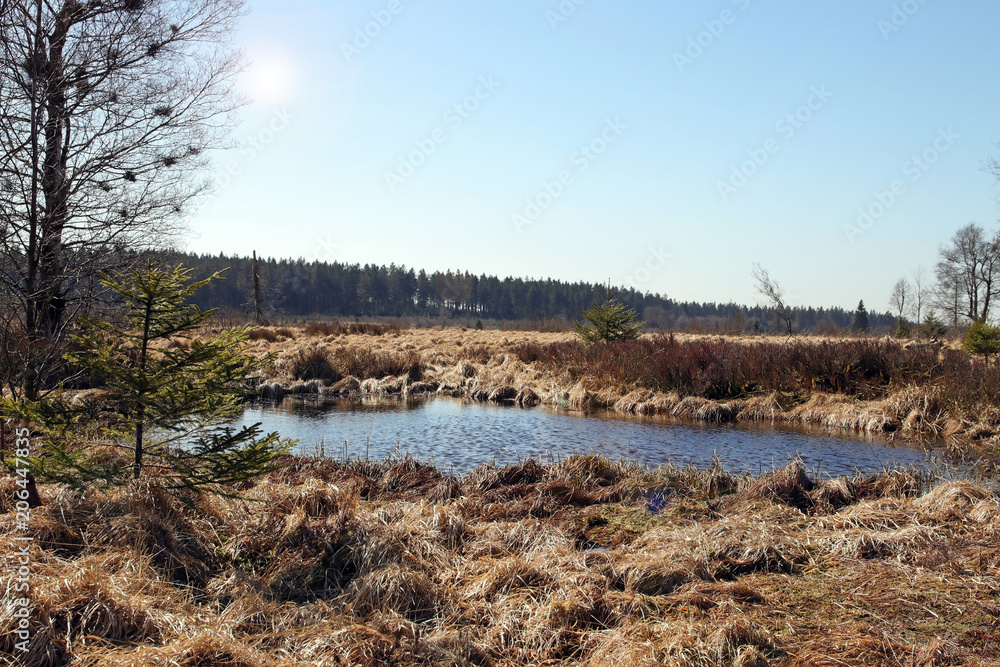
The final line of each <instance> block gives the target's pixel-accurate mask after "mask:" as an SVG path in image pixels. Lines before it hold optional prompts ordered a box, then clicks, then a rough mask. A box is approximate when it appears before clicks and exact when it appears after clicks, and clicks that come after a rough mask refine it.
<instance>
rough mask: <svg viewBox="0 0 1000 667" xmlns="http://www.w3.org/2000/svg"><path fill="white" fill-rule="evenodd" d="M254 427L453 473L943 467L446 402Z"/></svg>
mask: <svg viewBox="0 0 1000 667" xmlns="http://www.w3.org/2000/svg"><path fill="white" fill-rule="evenodd" d="M256 422H261V425H262V429H263V430H264V432H270V431H278V432H279V433H280V434H281V435H282V437H287V438H296V439H298V440H299V444H298V446H297V449H296V452H297V453H299V454H305V455H313V454H316V453H318V452H320V451H322V452H323V453H324V454H325V455H326V456H331V457H351V458H355V457H359V458H364V457H366V456H367V457H369V458H372V459H381V458H384V457H385V456H387V455H389V454H391V453H393V452H397V451H398V452H403V453H406V452H409V453H411V454H413V455H414V456H416V457H417V458H419V459H420V460H421V461H430V462H432V463H434V464H435V465H437V466H438V467H439V468H441V469H442V470H443V471H445V472H453V473H456V474H461V473H464V472H466V471H468V470H470V469H471V468H474V467H475V466H477V465H479V464H480V463H483V462H487V461H493V462H495V463H497V464H498V465H503V464H507V463H512V462H516V461H518V460H523V459H525V458H527V457H535V458H539V457H540V458H541V459H542V460H543V461H549V460H553V459H557V458H559V457H565V456H566V455H569V454H574V453H598V454H603V455H606V456H608V457H611V458H613V459H617V458H620V457H630V458H633V459H636V460H639V461H643V462H645V463H648V464H651V465H657V464H660V463H666V462H667V461H669V460H673V461H674V462H675V463H680V464H685V463H688V462H692V463H694V464H695V465H699V466H703V465H707V464H708V463H709V462H711V460H712V457H713V456H715V455H718V456H719V457H720V458H721V459H722V461H723V463H724V464H725V465H726V467H728V468H730V469H732V470H751V471H753V472H759V471H761V470H769V469H771V468H772V467H781V466H783V465H785V464H786V463H788V462H789V460H791V459H792V458H794V457H795V456H796V455H797V456H799V457H801V459H802V461H803V462H804V464H805V465H806V466H807V468H809V469H810V471H812V472H813V473H814V474H817V473H821V474H822V475H823V476H826V475H832V476H836V475H842V474H852V473H854V472H856V471H858V470H861V471H863V472H873V471H876V470H880V469H882V468H883V467H893V466H921V467H925V468H926V467H929V466H934V467H935V468H938V469H941V470H944V469H946V468H947V466H946V464H944V463H943V461H941V459H940V458H939V457H936V456H933V457H932V456H929V455H928V454H926V453H924V452H923V451H921V450H920V449H918V448H915V447H911V446H906V444H893V443H891V442H889V441H887V440H885V439H883V438H876V437H866V436H864V435H858V434H856V433H847V432H845V433H837V432H831V431H827V430H821V429H816V428H806V427H796V426H787V425H776V424H771V423H767V424H709V423H701V422H686V421H684V422H682V421H677V420H673V419H670V418H663V417H645V418H639V417H631V416H623V415H621V414H618V413H608V412H589V413H584V412H575V411H567V410H553V409H548V408H531V409H523V408H514V407H506V406H498V405H493V404H483V403H474V402H469V401H463V400H460V399H451V398H418V399H409V400H402V399H385V398H381V399H378V398H365V399H352V400H347V399H342V400H303V399H300V398H296V399H286V400H285V401H284V402H283V403H281V404H280V405H274V404H253V405H250V406H248V408H247V409H246V411H245V412H244V414H243V416H242V419H241V420H240V421H239V422H238V423H239V424H247V425H249V424H254V423H256Z"/></svg>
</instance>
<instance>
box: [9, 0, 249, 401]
mask: <svg viewBox="0 0 1000 667" xmlns="http://www.w3.org/2000/svg"><path fill="white" fill-rule="evenodd" d="M0 3H2V4H0V10H2V11H0V34H2V38H3V42H2V45H0V110H2V111H0V239H2V241H0V291H2V292H4V294H5V295H6V298H5V302H9V304H10V307H13V308H16V309H17V312H18V315H17V317H16V319H17V320H18V323H19V326H20V328H21V330H22V331H23V334H24V335H25V336H26V337H27V338H28V339H29V340H30V341H43V340H44V341H50V342H53V341H58V340H60V339H61V338H62V331H63V330H64V328H65V326H66V323H67V322H68V321H69V320H70V315H71V314H72V313H73V311H74V310H75V309H79V308H83V307H86V306H85V305H74V304H75V303H77V302H81V301H83V302H85V301H86V300H87V299H88V298H89V297H90V288H91V287H92V286H94V285H95V284H96V283H95V281H94V280H93V277H94V275H95V274H96V273H97V272H98V271H100V270H102V269H106V268H108V267H109V265H110V264H112V263H114V262H115V261H120V259H121V257H122V253H123V251H125V250H129V251H141V250H144V249H151V248H156V247H162V246H163V245H164V244H165V243H166V242H167V241H168V240H169V239H170V238H172V236H173V234H175V233H176V232H177V231H179V230H180V228H181V227H182V225H183V222H184V218H185V215H186V213H187V211H188V210H189V209H190V208H191V206H192V205H193V204H194V203H195V202H196V201H198V199H199V198H200V197H202V196H204V195H205V194H206V193H207V191H208V188H209V183H208V181H207V180H205V179H203V178H201V177H200V176H199V175H200V174H202V173H203V170H204V168H205V167H206V165H207V161H206V155H207V151H209V150H211V149H213V148H221V147H225V146H226V145H227V138H228V134H229V130H230V129H231V128H232V126H233V124H234V122H235V111H236V110H237V109H238V107H239V106H240V105H241V104H242V100H241V99H239V98H238V97H237V96H235V95H234V94H233V92H232V91H233V85H232V84H233V79H234V77H235V75H236V74H237V73H238V72H239V71H240V69H241V68H242V63H243V60H242V56H241V55H240V54H239V53H237V52H235V51H234V50H233V49H232V48H231V39H232V35H233V33H234V30H235V27H236V23H237V21H238V19H239V18H240V17H241V16H242V15H243V13H244V5H243V0H117V1H112V2H79V1H78V0H49V1H46V2H43V0H0ZM42 366H44V364H43V365H42ZM41 370H43V369H42V368H41V367H39V371H41ZM39 385H40V377H37V376H36V377H29V378H26V380H25V386H24V390H25V392H26V393H28V394H32V393H35V392H37V390H38V388H39Z"/></svg>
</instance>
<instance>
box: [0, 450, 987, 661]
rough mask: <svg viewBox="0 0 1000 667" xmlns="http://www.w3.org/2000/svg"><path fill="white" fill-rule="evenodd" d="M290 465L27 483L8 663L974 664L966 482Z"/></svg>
mask: <svg viewBox="0 0 1000 667" xmlns="http://www.w3.org/2000/svg"><path fill="white" fill-rule="evenodd" d="M288 463H289V465H288V466H287V467H286V468H285V469H283V470H281V471H277V472H275V473H273V474H271V475H269V476H267V477H266V478H264V479H261V480H258V481H257V482H254V483H251V484H248V485H247V486H246V487H245V488H243V489H242V491H241V492H242V494H243V496H244V498H220V497H205V498H187V499H182V498H178V497H173V496H169V495H166V494H163V493H162V492H159V491H156V490H155V489H153V488H151V487H149V486H148V485H140V486H137V487H135V488H132V489H123V490H120V491H114V492H93V493H90V494H88V495H86V496H84V495H80V494H76V493H71V492H68V491H66V490H63V489H59V488H55V487H42V496H43V499H44V500H45V504H44V505H43V507H40V508H36V509H35V510H33V515H32V530H36V531H38V532H37V535H38V536H39V539H38V540H37V541H36V542H35V543H34V544H33V545H31V546H30V548H29V553H30V555H31V583H32V588H31V590H30V592H29V593H28V596H29V599H30V613H31V618H30V624H31V629H32V639H31V642H30V653H29V655H28V656H26V657H27V659H28V661H29V664H33V665H40V666H47V665H70V664H79V665H95V666H96V665H233V666H237V665H239V666H244V665H245V666H251V665H252V666H254V667H257V666H261V667H264V666H267V667H270V666H272V665H273V666H277V665H303V666H304V665H364V666H372V667H374V666H376V665H415V664H421V665H496V666H498V667H505V666H514V665H526V664H545V665H558V664H566V665H609V664H611V665H623V666H624V665H629V666H631V665H651V666H652V665H661V664H671V665H681V666H712V667H715V666H721V665H744V666H748V665H787V666H789V667H790V666H792V665H847V666H849V667H853V666H855V665H900V666H903V665H908V666H909V665H945V664H990V661H991V660H994V659H995V655H996V651H997V646H998V640H1000V637H998V635H997V632H996V627H997V623H998V620H997V619H1000V604H998V603H997V602H996V600H998V599H1000V581H998V567H1000V529H998V527H1000V525H998V520H997V517H998V510H1000V503H998V499H997V496H996V495H995V493H994V492H993V491H991V490H990V489H987V488H984V487H981V486H977V485H974V484H971V483H968V482H945V483H941V484H937V485H935V486H932V487H931V488H929V489H925V488H924V485H925V483H926V480H922V479H920V477H919V475H914V474H912V473H906V472H903V471H887V472H885V473H883V474H880V475H869V476H863V477H862V476H857V477H853V478H850V479H835V480H824V481H822V482H819V481H817V480H813V479H811V478H810V477H809V476H808V474H807V473H806V471H805V470H804V469H803V468H802V467H801V466H800V465H798V464H792V465H790V466H788V467H786V468H784V469H782V470H777V471H774V472H771V473H768V474H766V475H760V476H752V475H749V474H732V473H730V472H728V471H726V470H725V469H724V468H722V466H721V464H718V463H717V464H716V465H714V466H712V467H710V468H708V469H696V468H693V467H691V466H686V467H678V466H673V465H668V466H662V467H660V468H657V469H648V468H644V467H641V466H638V465H636V464H635V463H631V462H616V461H610V460H607V459H604V458H601V457H597V456H576V457H570V458H569V459H567V460H565V461H561V462H559V463H553V464H548V465H542V464H540V463H538V462H536V461H526V462H523V463H521V464H518V465H512V466H507V467H504V468H497V467H495V466H490V465H484V466H481V467H480V468H478V469H476V470H474V471H472V472H471V473H469V474H468V475H467V476H466V477H464V478H461V479H452V478H450V477H448V476H446V475H444V474H442V473H441V472H440V471H437V470H435V469H432V468H429V467H428V466H425V465H422V464H419V463H417V462H415V461H412V460H406V459H398V458H397V459H393V460H386V461H382V462H374V461H369V462H357V461H355V462H337V461H331V460H309V459H288ZM8 486H9V480H4V481H3V483H2V484H0V488H7V487H8ZM442 488H446V489H448V492H447V493H442ZM612 498H613V499H612ZM653 500H655V502H653ZM16 534H17V529H16V523H15V521H14V519H13V515H12V513H10V512H9V511H8V512H6V513H4V514H0V548H3V549H5V550H11V551H12V550H14V549H18V548H20V547H19V546H16V544H17V543H16V542H15V541H14V539H15V537H16ZM14 576H15V575H14V573H13V572H12V571H11V570H9V569H8V570H4V571H3V572H2V573H0V586H3V587H4V589H5V590H8V591H10V590H11V586H12V585H13V583H14ZM13 610H14V606H13V604H12V601H11V598H10V595H9V594H8V597H7V598H6V600H5V602H4V604H3V606H2V607H0V651H2V652H4V654H5V655H10V654H11V652H12V651H13V650H14V646H13V640H12V635H11V630H12V629H13V628H14V627H15V626H16V622H17V619H15V618H14V617H13V616H12V612H13Z"/></svg>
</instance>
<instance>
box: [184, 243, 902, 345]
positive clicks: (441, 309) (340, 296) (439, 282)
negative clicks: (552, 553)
mask: <svg viewBox="0 0 1000 667" xmlns="http://www.w3.org/2000/svg"><path fill="white" fill-rule="evenodd" d="M165 259H166V260H167V261H169V262H172V263H181V264H184V265H185V266H187V267H189V268H191V269H193V271H194V277H196V278H203V277H207V276H208V275H211V274H212V273H214V272H216V271H222V270H225V269H228V270H227V271H226V273H225V274H224V275H225V277H226V280H225V281H213V282H212V283H210V284H209V285H208V286H206V287H205V288H204V289H202V290H201V291H200V292H198V296H197V299H196V300H197V303H198V305H199V306H201V307H202V308H219V309H220V310H222V311H223V312H227V313H235V312H242V313H251V312H253V303H252V294H253V289H252V282H251V281H252V278H251V276H252V273H251V263H252V260H251V259H250V258H249V257H228V256H226V255H224V254H220V255H195V254H188V253H169V254H167V255H166V256H165ZM259 274H260V280H261V287H262V294H263V301H264V314H265V316H266V317H270V318H277V317H288V318H296V319H298V318H303V319H305V318H347V319H350V318H359V317H365V318H380V317H386V318H389V317H402V318H407V317H410V318H427V317H429V318H438V317H446V318H457V319H461V318H465V319H468V320H470V321H474V320H494V321H513V320H544V319H561V320H571V319H578V318H579V317H580V312H581V310H583V309H584V308H588V307H590V306H592V305H594V304H595V303H599V302H600V301H601V296H602V295H603V293H604V286H602V285H598V284H591V283H584V282H577V283H567V282H562V281H558V280H551V279H547V280H534V279H524V278H498V277H496V276H486V275H479V276H477V275H473V274H471V273H468V272H454V271H447V272H433V273H427V272H426V271H423V270H419V271H417V270H415V269H412V268H407V267H405V266H396V265H395V264H390V265H389V266H376V265H373V264H365V265H360V264H343V263H340V262H329V263H328V262H316V261H313V262H307V261H305V260H303V259H298V260H290V259H274V258H267V259H263V258H262V259H260V261H259ZM618 299H619V300H620V301H621V302H623V303H624V304H625V305H627V306H628V307H630V308H633V309H635V310H636V312H638V313H640V315H641V316H642V318H643V319H644V320H646V321H647V322H648V324H649V325H650V326H653V327H657V326H660V327H664V328H669V329H683V330H688V329H694V330H705V331H717V330H728V331H755V330H760V331H762V332H766V331H769V330H771V331H775V330H778V329H779V328H780V327H779V325H778V324H777V323H776V322H774V321H773V318H772V317H771V316H770V314H769V313H768V312H767V311H766V309H764V308H760V307H750V308H748V307H745V306H741V305H738V304H733V303H728V304H716V303H692V302H677V301H674V300H673V299H670V298H667V297H665V296H662V295H659V294H643V293H641V292H638V291H636V290H634V289H623V290H621V291H620V292H619V294H618ZM792 315H793V318H794V323H795V328H796V330H798V331H811V332H818V333H832V332H835V331H838V330H846V329H850V327H851V324H852V322H853V319H854V312H853V311H847V310H844V309H841V308H829V309H825V308H794V309H792ZM869 319H870V324H871V328H872V330H874V331H879V330H889V328H890V327H891V326H892V325H893V323H894V321H893V317H892V316H891V315H889V314H880V313H870V314H869Z"/></svg>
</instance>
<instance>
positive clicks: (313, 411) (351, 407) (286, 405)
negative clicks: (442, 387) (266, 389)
mask: <svg viewBox="0 0 1000 667" xmlns="http://www.w3.org/2000/svg"><path fill="white" fill-rule="evenodd" d="M427 400H428V399H426V398H412V397H410V398H402V397H398V396H396V397H392V396H358V397H355V398H320V399H316V398H308V397H292V396H290V397H288V398H285V400H284V401H282V402H281V403H280V404H270V405H267V409H268V410H274V411H276V412H281V413H284V414H288V415H293V416H295V417H307V418H312V419H322V418H324V417H325V416H326V415H329V414H331V413H338V412H374V413H379V412H384V413H390V412H399V411H408V410H417V409H419V408H421V407H423V406H424V404H425V403H426V402H427Z"/></svg>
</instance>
